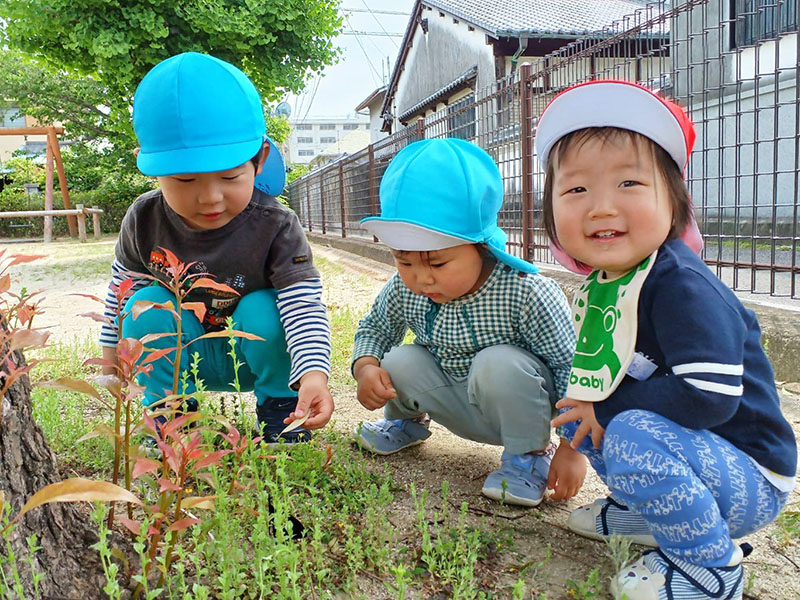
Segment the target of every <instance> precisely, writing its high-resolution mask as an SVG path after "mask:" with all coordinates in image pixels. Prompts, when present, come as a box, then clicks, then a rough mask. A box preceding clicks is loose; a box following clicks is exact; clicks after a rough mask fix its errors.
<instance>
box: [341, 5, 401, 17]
mask: <svg viewBox="0 0 800 600" xmlns="http://www.w3.org/2000/svg"><path fill="white" fill-rule="evenodd" d="M341 10H343V11H344V12H361V13H363V12H370V13H375V14H376V15H401V16H403V17H407V16H409V15H410V14H411V13H407V12H402V11H398V10H373V9H371V8H369V7H367V8H366V9H363V8H342V9H341Z"/></svg>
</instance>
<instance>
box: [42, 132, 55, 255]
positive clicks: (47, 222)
mask: <svg viewBox="0 0 800 600" xmlns="http://www.w3.org/2000/svg"><path fill="white" fill-rule="evenodd" d="M44 156H45V158H44V161H45V162H44V172H45V180H44V181H45V184H44V209H45V210H53V146H52V145H51V144H50V143H49V142H48V143H47V145H46V146H45V154H44ZM44 241H45V243H49V242H52V241H53V217H51V216H46V217H44Z"/></svg>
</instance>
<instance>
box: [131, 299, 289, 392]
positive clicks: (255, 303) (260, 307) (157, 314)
mask: <svg viewBox="0 0 800 600" xmlns="http://www.w3.org/2000/svg"><path fill="white" fill-rule="evenodd" d="M276 297H277V293H276V292H275V290H271V289H269V290H257V291H255V292H252V293H250V294H247V295H246V296H243V297H242V298H241V299H240V300H239V304H238V305H237V306H236V309H235V310H234V311H233V322H234V329H236V330H238V331H246V332H248V333H252V334H255V335H257V336H259V337H261V338H263V339H264V340H265V341H254V340H247V339H244V338H237V340H236V355H237V358H238V360H239V361H240V362H243V363H244V365H242V366H241V367H239V384H240V389H241V390H242V391H248V392H249V391H253V392H255V396H256V398H257V400H258V403H259V404H262V403H264V402H266V401H267V399H268V398H287V397H296V396H297V393H296V392H293V391H292V390H291V389H290V388H289V372H290V369H291V360H290V357H289V353H288V352H287V350H286V336H285V334H284V331H283V326H282V325H281V322H280V319H279V315H278V307H277V305H276ZM139 300H146V301H150V302H170V303H171V304H172V305H173V307H174V306H175V296H174V295H173V294H172V293H171V292H170V291H169V290H167V289H166V288H164V287H162V286H160V285H153V286H148V287H145V288H142V289H141V290H139V291H137V292H136V293H135V294H133V295H132V296H131V297H130V299H129V300H128V302H127V303H126V305H125V312H128V313H129V312H130V309H131V308H132V306H133V303H134V302H137V301H139ZM181 328H182V332H181V335H182V338H183V339H182V341H183V346H184V349H183V351H182V352H181V362H180V368H181V373H183V372H187V371H188V370H189V366H190V365H191V364H192V358H191V356H192V355H193V354H194V353H195V352H197V353H198V354H199V355H200V364H199V377H200V379H202V380H203V383H204V385H205V387H206V389H208V390H213V391H233V389H234V388H233V385H232V384H233V381H234V369H233V359H232V358H231V357H230V355H229V354H228V353H229V352H230V345H229V342H228V338H227V337H223V338H208V339H203V340H199V341H196V342H194V343H193V344H192V345H190V346H189V347H188V348H186V344H188V343H189V342H191V341H192V340H195V339H197V338H198V337H200V336H201V335H203V334H204V333H206V331H205V329H204V328H203V326H202V324H201V323H200V321H199V320H198V319H197V317H196V316H195V315H194V313H193V312H192V311H190V310H182V311H181ZM176 332H177V326H176V323H175V318H174V317H173V316H172V314H170V313H169V312H168V311H166V310H160V309H150V310H148V311H147V312H145V313H143V314H141V315H140V316H139V318H137V319H135V320H134V319H133V317H132V316H131V315H130V314H128V316H126V317H125V319H124V320H123V322H122V335H123V337H126V338H136V339H141V338H142V337H144V336H145V335H147V334H150V333H176ZM146 346H147V347H148V348H154V349H161V348H169V347H171V346H175V337H164V338H161V339H159V340H155V341H152V342H149V343H147V344H146ZM174 357H175V352H171V353H169V354H167V355H166V356H165V357H162V358H160V359H158V360H156V361H154V362H153V363H152V365H153V369H152V371H151V372H150V373H149V375H147V374H143V375H140V376H139V378H138V383H139V385H141V386H142V387H144V388H145V392H144V398H143V400H142V404H144V405H145V406H149V405H151V404H152V403H153V402H157V401H158V400H160V399H161V398H164V397H165V396H167V395H169V394H171V393H172V381H173V373H174V370H173V366H172V364H170V362H169V361H168V360H167V358H169V360H174ZM179 385H180V384H179ZM178 391H179V392H181V391H183V390H182V389H179V390H178ZM185 391H186V393H189V394H191V393H193V392H194V391H195V385H194V380H193V378H192V377H191V376H190V377H189V378H188V385H187V388H186V390H185Z"/></svg>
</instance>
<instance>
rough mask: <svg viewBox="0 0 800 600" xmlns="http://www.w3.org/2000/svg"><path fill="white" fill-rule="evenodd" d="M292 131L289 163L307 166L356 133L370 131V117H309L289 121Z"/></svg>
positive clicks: (288, 150) (289, 143) (288, 147)
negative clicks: (327, 150) (324, 151)
mask: <svg viewBox="0 0 800 600" xmlns="http://www.w3.org/2000/svg"><path fill="white" fill-rule="evenodd" d="M289 124H290V125H291V127H292V131H291V133H290V134H289V140H288V142H287V148H286V158H287V159H288V160H287V162H289V163H290V164H298V163H299V164H306V163H309V162H311V161H312V160H313V159H314V157H315V156H317V155H319V154H320V153H321V152H322V151H323V150H325V149H326V148H330V147H331V146H335V145H336V144H338V143H340V142H341V141H342V140H344V138H346V137H347V136H348V135H349V134H351V133H353V132H354V131H369V117H366V116H363V115H355V116H348V117H308V118H305V119H302V120H300V119H289Z"/></svg>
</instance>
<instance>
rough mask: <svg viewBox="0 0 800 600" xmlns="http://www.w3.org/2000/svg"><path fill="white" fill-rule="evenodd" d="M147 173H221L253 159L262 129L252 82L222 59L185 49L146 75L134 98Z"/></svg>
mask: <svg viewBox="0 0 800 600" xmlns="http://www.w3.org/2000/svg"><path fill="white" fill-rule="evenodd" d="M133 128H134V130H135V131H136V137H137V138H138V139H139V147H140V150H139V155H138V157H137V159H136V164H137V166H138V167H139V170H140V171H141V172H142V173H144V174H145V175H151V176H156V177H158V176H164V175H177V174H179V173H210V172H213V171H224V170H227V169H232V168H234V167H238V166H239V165H242V164H244V163H246V162H247V161H248V160H250V159H251V158H253V157H254V156H255V155H256V153H257V152H258V149H259V148H260V147H261V144H262V143H263V139H264V134H265V132H266V127H265V124H264V112H263V108H262V105H261V97H260V96H259V94H258V92H257V91H256V88H255V86H254V85H253V83H252V82H251V81H250V80H249V79H248V78H247V76H246V75H245V74H244V73H242V71H240V70H239V69H237V68H236V67H234V66H233V65H231V64H229V63H226V62H225V61H222V60H219V59H218V58H214V57H213V56H208V55H207V54H199V53H197V52H185V53H183V54H178V55H177V56H173V57H171V58H168V59H166V60H164V61H162V62H160V63H159V64H157V65H156V66H155V67H153V68H152V69H151V70H150V71H149V72H148V73H147V75H145V76H144V79H142V81H141V83H140V84H139V87H138V88H137V89H136V94H135V95H134V98H133Z"/></svg>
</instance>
